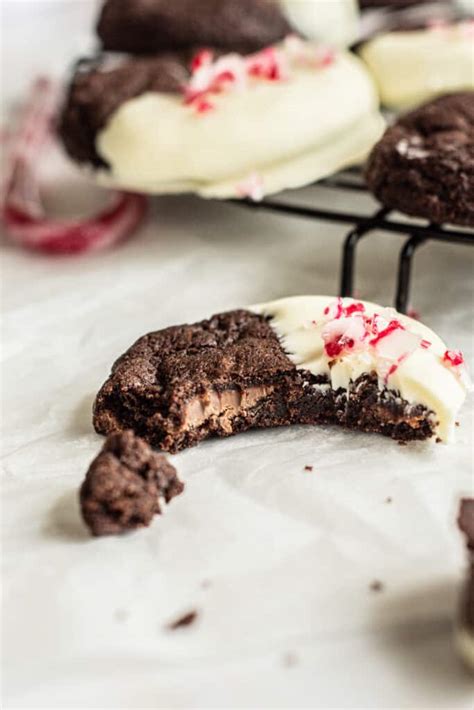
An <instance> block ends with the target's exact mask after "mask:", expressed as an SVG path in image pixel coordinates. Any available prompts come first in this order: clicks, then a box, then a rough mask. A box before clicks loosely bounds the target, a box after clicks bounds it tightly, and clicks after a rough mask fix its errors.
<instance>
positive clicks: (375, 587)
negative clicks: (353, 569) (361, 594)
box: [369, 579, 384, 592]
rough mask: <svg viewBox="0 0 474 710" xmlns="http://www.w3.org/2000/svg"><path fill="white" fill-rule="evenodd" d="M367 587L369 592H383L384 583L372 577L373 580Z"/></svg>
mask: <svg viewBox="0 0 474 710" xmlns="http://www.w3.org/2000/svg"><path fill="white" fill-rule="evenodd" d="M369 589H370V591H371V592H383V589H384V585H383V583H382V582H381V581H380V580H378V579H374V581H373V582H371V584H370V587H369Z"/></svg>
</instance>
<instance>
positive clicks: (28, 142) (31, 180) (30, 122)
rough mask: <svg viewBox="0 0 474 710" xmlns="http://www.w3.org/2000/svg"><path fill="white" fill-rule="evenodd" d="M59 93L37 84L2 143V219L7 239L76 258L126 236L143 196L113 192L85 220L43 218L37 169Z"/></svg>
mask: <svg viewBox="0 0 474 710" xmlns="http://www.w3.org/2000/svg"><path fill="white" fill-rule="evenodd" d="M58 99H59V92H58V91H57V90H56V89H55V87H54V86H53V84H52V83H51V82H50V81H49V80H48V79H46V78H40V79H37V80H36V81H35V82H34V84H33V87H32V90H31V96H30V98H29V101H28V102H27V104H26V106H25V109H24V111H23V115H22V116H21V119H20V122H19V125H18V129H17V130H16V131H14V132H13V133H10V134H8V136H7V138H6V149H7V150H6V154H7V156H6V166H5V169H4V180H3V184H2V190H1V196H0V206H1V219H2V222H3V225H4V227H5V231H6V233H7V235H8V236H9V237H10V239H11V240H12V241H14V242H16V243H17V244H20V245H21V246H24V247H27V248H29V249H35V250H37V251H42V252H46V253H55V254H77V253H80V252H86V251H93V250H99V249H104V248H106V247H109V246H111V245H112V244H116V243H117V242H119V241H121V240H123V239H125V238H126V237H127V236H129V235H130V234H131V233H132V232H133V231H134V230H135V229H136V227H137V226H138V225H139V224H140V222H141V221H142V219H143V217H144V216H145V212H146V206H147V200H146V198H145V197H144V196H143V195H135V194H131V193H126V192H115V193H112V194H113V203H112V205H111V206H109V207H107V208H105V209H104V210H102V211H101V212H100V213H99V214H97V215H94V216H92V217H89V218H86V219H82V220H79V219H74V220H53V219H49V218H47V217H46V215H45V212H44V208H43V205H42V202H41V198H40V188H39V184H38V180H37V177H36V166H37V161H38V159H39V156H40V154H41V151H42V149H43V148H44V146H45V144H46V143H47V142H48V141H49V140H51V138H52V130H51V126H52V124H53V121H54V118H55V116H56V112H57V105H58Z"/></svg>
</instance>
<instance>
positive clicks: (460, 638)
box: [456, 498, 474, 672]
mask: <svg viewBox="0 0 474 710" xmlns="http://www.w3.org/2000/svg"><path fill="white" fill-rule="evenodd" d="M458 525H459V529H460V530H461V532H462V533H464V535H465V538H466V546H467V553H468V568H467V578H466V583H465V586H464V589H463V593H462V596H461V605H460V610H459V619H458V624H457V628H456V644H457V647H458V650H459V652H460V654H461V656H462V658H463V660H464V661H465V663H466V665H467V666H469V668H470V669H471V670H472V671H473V672H474V498H464V499H463V500H462V501H461V505H460V507H459V517H458Z"/></svg>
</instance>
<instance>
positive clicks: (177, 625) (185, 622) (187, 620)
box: [167, 609, 198, 631]
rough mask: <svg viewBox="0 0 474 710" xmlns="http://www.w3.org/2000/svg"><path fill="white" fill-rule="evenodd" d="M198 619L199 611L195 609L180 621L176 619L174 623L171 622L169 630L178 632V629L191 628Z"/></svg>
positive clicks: (180, 618)
mask: <svg viewBox="0 0 474 710" xmlns="http://www.w3.org/2000/svg"><path fill="white" fill-rule="evenodd" d="M197 617H198V613H197V611H196V610H195V609H194V610H193V611H189V612H188V613H187V614H184V615H183V616H180V617H179V618H178V619H175V620H174V621H171V622H170V623H169V624H168V625H167V628H168V629H169V630H170V631H176V629H181V628H182V627H184V626H191V624H194V622H195V621H196V619H197Z"/></svg>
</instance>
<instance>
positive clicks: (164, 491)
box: [80, 431, 184, 536]
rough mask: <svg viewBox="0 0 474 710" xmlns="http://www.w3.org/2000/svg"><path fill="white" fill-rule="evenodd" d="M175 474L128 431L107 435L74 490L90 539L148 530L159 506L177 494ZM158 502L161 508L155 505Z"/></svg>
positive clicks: (159, 457)
mask: <svg viewBox="0 0 474 710" xmlns="http://www.w3.org/2000/svg"><path fill="white" fill-rule="evenodd" d="M183 488H184V485H183V483H181V481H180V480H179V478H178V476H177V474H176V469H175V468H174V467H173V466H171V464H169V463H168V461H167V460H166V458H165V457H164V456H163V454H157V453H155V452H154V451H152V449H151V448H150V447H149V446H148V444H147V443H146V442H145V441H143V440H142V439H140V438H138V437H137V436H135V434H134V433H133V432H132V431H122V432H116V433H113V434H110V436H109V437H108V438H107V440H106V442H105V444H104V446H103V448H102V450H101V452H100V453H99V455H98V456H97V457H96V458H95V459H94V461H93V462H92V463H91V465H90V467H89V470H88V472H87V475H86V478H85V481H84V483H83V484H82V486H81V490H80V503H81V510H82V515H83V518H84V521H85V523H86V524H87V525H88V527H89V528H90V530H91V532H92V534H93V535H96V536H98V535H113V534H116V533H121V532H124V531H127V530H134V529H135V528H139V527H144V526H147V525H149V524H150V522H151V520H152V518H153V516H154V515H156V514H160V513H161V512H162V510H161V506H162V505H163V503H169V502H170V500H171V499H172V498H174V497H175V496H177V495H179V494H180V493H181V492H182V491H183ZM160 501H161V502H160Z"/></svg>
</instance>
